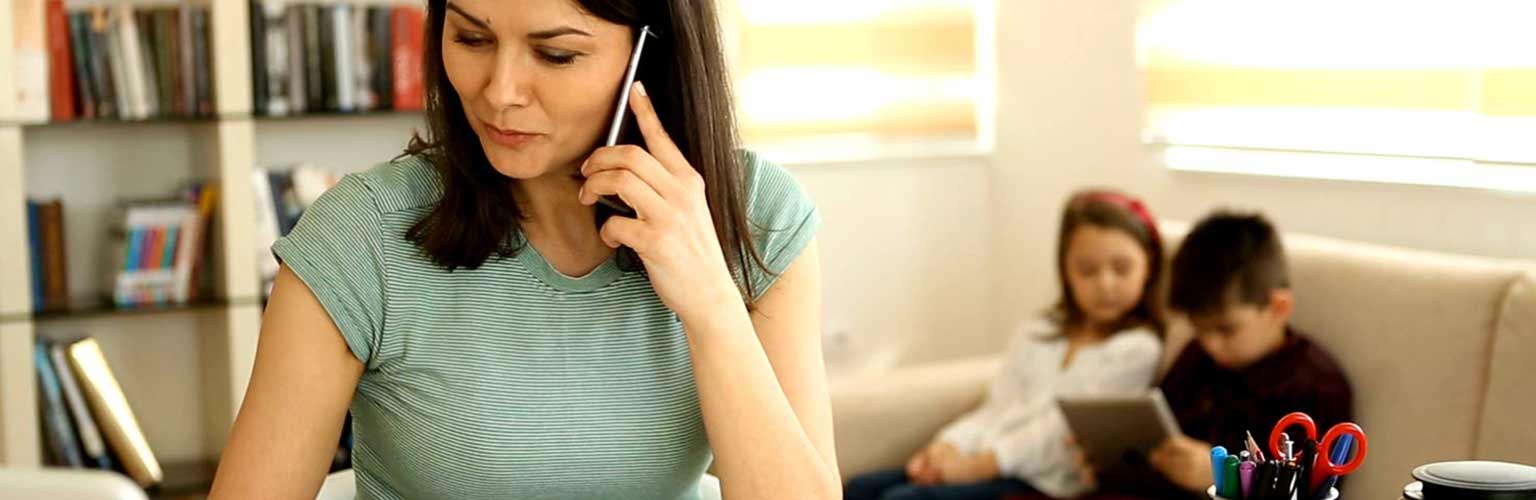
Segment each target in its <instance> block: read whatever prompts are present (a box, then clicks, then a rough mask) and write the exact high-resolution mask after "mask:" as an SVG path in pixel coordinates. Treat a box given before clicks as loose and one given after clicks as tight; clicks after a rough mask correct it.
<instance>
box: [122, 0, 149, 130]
mask: <svg viewBox="0 0 1536 500" xmlns="http://www.w3.org/2000/svg"><path fill="white" fill-rule="evenodd" d="M116 7H117V23H118V24H117V35H118V37H117V38H118V44H119V45H120V46H121V49H122V55H123V57H122V59H118V62H121V64H120V66H123V73H124V78H126V79H127V80H128V81H127V89H128V106H129V109H130V110H131V113H127V114H126V115H125V118H132V119H144V118H148V117H149V89H147V88H145V87H146V85H145V83H147V80H146V79H145V76H144V57H143V56H144V52H143V49H142V48H140V47H139V45H140V44H139V22H138V20H136V19H134V16H133V6H132V5H129V4H118V5H117V6H116Z"/></svg>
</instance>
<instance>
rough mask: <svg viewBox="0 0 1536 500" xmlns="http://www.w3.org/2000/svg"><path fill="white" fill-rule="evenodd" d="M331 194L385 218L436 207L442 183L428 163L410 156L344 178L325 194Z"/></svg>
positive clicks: (415, 156) (420, 158)
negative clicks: (410, 210)
mask: <svg viewBox="0 0 1536 500" xmlns="http://www.w3.org/2000/svg"><path fill="white" fill-rule="evenodd" d="M333 192H334V193H335V194H336V195H337V196H339V197H344V198H345V199H344V200H342V201H346V202H349V203H350V204H352V205H355V206H358V207H359V208H362V207H366V206H369V205H371V207H369V208H373V209H375V210H377V211H378V212H379V213H380V214H387V213H391V212H397V211H401V210H409V209H412V208H417V207H421V206H426V205H431V204H433V203H437V201H438V200H439V199H441V198H442V181H441V180H440V179H439V177H438V174H437V170H436V169H435V168H434V167H433V165H432V162H431V160H429V159H427V158H426V157H423V156H419V155H409V156H402V157H400V158H396V159H394V160H390V161H387V162H383V163H380V164H378V165H374V166H373V167H370V168H368V169H367V170H363V171H361V172H357V173H352V174H347V175H346V176H344V177H342V179H341V181H340V182H338V183H337V184H336V187H335V188H332V189H331V191H328V192H327V193H326V194H327V195H330V194H332V193H333Z"/></svg>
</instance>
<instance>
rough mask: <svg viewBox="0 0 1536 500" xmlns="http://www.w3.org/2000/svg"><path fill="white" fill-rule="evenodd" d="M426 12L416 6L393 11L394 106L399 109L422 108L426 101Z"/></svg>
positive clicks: (396, 8)
mask: <svg viewBox="0 0 1536 500" xmlns="http://www.w3.org/2000/svg"><path fill="white" fill-rule="evenodd" d="M422 18H423V14H422V11H421V9H419V8H416V7H405V6H400V7H395V8H394V10H393V11H392V13H391V24H392V27H393V29H392V30H391V32H392V33H391V35H392V36H393V37H394V38H393V40H392V42H391V46H392V48H393V51H392V52H393V56H394V63H393V65H392V68H393V71H394V98H393V100H394V105H395V109H396V110H402V111H404V110H420V109H422V107H423V105H424V104H425V102H426V101H425V99H426V98H425V93H424V91H425V89H424V88H423V87H422V81H421V69H422V58H421V51H422V42H423V40H422V37H423V36H424V35H423V29H424V26H423V23H424V22H425V21H424V20H423V19H422Z"/></svg>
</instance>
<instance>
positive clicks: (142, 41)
mask: <svg viewBox="0 0 1536 500" xmlns="http://www.w3.org/2000/svg"><path fill="white" fill-rule="evenodd" d="M133 17H134V22H136V23H137V24H138V29H139V61H140V62H139V64H141V65H142V68H141V69H142V71H143V73H144V117H146V118H153V117H157V116H160V115H161V112H160V76H159V68H157V67H156V66H155V44H154V39H155V26H154V17H153V16H151V15H150V13H149V12H148V11H144V10H138V11H134V13H133Z"/></svg>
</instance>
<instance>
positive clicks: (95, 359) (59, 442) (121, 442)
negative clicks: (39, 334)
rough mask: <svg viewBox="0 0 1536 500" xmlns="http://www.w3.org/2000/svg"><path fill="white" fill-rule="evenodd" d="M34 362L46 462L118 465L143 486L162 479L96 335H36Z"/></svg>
mask: <svg viewBox="0 0 1536 500" xmlns="http://www.w3.org/2000/svg"><path fill="white" fill-rule="evenodd" d="M34 362H35V363H34V364H35V365H36V366H37V378H38V386H39V389H40V391H39V393H40V395H41V398H40V399H41V411H42V419H41V420H42V427H43V448H44V451H45V453H44V455H45V457H46V459H47V463H48V464H49V465H55V466H60V467H77V468H88V469H103V470H116V471H119V472H122V473H124V474H126V475H127V476H128V477H129V478H132V479H133V480H134V482H137V483H138V484H139V485H140V486H142V487H150V486H153V485H155V484H158V483H160V482H161V480H163V479H164V474H163V472H162V471H161V469H160V462H159V460H157V459H156V458H155V454H154V452H153V451H151V450H150V448H149V442H148V441H146V440H145V439H144V432H143V430H142V429H141V428H140V427H139V422H138V420H137V419H136V418H135V417H134V414H133V409H132V408H130V407H129V405H128V399H127V398H125V397H124V396H123V389H122V387H121V386H119V385H118V383H117V377H116V376H114V375H113V374H112V368H111V367H109V366H107V359H106V357H104V356H103V355H102V352H101V346H100V345H98V344H97V342H96V340H95V339H92V338H84V339H79V340H74V341H70V342H59V343H55V342H50V341H48V340H47V339H43V338H39V339H38V343H37V344H36V348H35V352H34Z"/></svg>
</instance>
